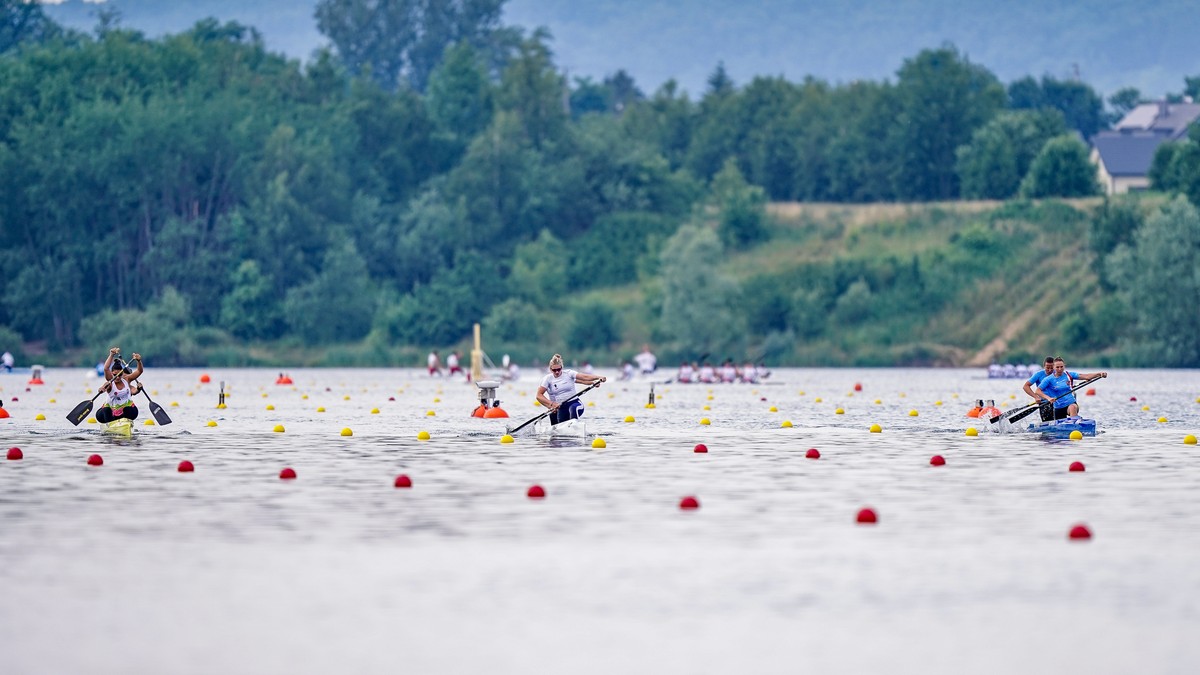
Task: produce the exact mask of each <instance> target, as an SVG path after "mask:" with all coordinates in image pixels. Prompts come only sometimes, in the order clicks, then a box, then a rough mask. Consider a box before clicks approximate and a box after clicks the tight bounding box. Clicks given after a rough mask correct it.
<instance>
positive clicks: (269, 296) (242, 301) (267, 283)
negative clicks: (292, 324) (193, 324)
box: [220, 260, 283, 340]
mask: <svg viewBox="0 0 1200 675" xmlns="http://www.w3.org/2000/svg"><path fill="white" fill-rule="evenodd" d="M230 281H231V282H232V288H230V290H229V293H227V294H226V295H225V297H224V298H222V299H221V315H220V316H221V325H222V326H224V327H225V329H226V330H228V331H229V332H230V333H233V334H234V335H236V336H237V337H239V338H244V339H252V340H263V339H268V338H276V337H279V335H280V332H281V330H282V328H283V316H282V314H281V311H280V304H281V303H280V301H279V296H278V295H276V294H275V289H274V286H275V284H274V283H273V282H272V281H271V279H270V278H269V277H267V276H266V275H264V274H263V273H262V270H261V269H259V265H258V262H257V261H254V260H243V261H242V263H241V264H240V265H238V268H237V270H235V271H234V273H233V277H232V279H231V280H230Z"/></svg>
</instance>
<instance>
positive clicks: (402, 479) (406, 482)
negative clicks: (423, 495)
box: [396, 474, 412, 488]
mask: <svg viewBox="0 0 1200 675" xmlns="http://www.w3.org/2000/svg"><path fill="white" fill-rule="evenodd" d="M396 487H398V488H410V487H412V479H411V478H409V477H408V476H406V475H405V474H400V475H399V476H396Z"/></svg>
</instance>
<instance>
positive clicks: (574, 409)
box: [537, 354, 608, 425]
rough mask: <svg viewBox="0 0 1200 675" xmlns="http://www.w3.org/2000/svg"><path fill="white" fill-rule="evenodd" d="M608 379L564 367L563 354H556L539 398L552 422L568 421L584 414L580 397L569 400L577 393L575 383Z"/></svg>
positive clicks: (544, 378) (544, 379)
mask: <svg viewBox="0 0 1200 675" xmlns="http://www.w3.org/2000/svg"><path fill="white" fill-rule="evenodd" d="M607 381H608V378H606V377H600V376H599V375H589V374H588V373H578V372H575V371H574V370H570V369H567V368H563V360H562V356H560V355H558V354H555V355H554V356H552V357H550V374H549V375H547V376H545V377H543V378H542V384H541V386H539V387H538V390H537V400H538V403H541V404H542V405H544V406H546V407H547V408H548V409H549V410H550V424H552V425H553V424H558V423H559V422H566V421H567V420H573V419H576V418H577V417H579V416H580V415H582V414H583V404H582V403H580V402H579V399H577V398H576V399H572V400H570V401H568V400H567V399H570V398H571V397H572V396H574V395H575V383H577V382H578V383H579V384H595V383H597V382H607Z"/></svg>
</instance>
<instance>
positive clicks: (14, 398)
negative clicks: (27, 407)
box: [12, 396, 21, 403]
mask: <svg viewBox="0 0 1200 675" xmlns="http://www.w3.org/2000/svg"><path fill="white" fill-rule="evenodd" d="M20 400H21V399H19V398H17V397H16V396H14V397H12V402H13V403H16V402H17V401H20Z"/></svg>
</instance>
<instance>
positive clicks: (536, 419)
mask: <svg viewBox="0 0 1200 675" xmlns="http://www.w3.org/2000/svg"><path fill="white" fill-rule="evenodd" d="M598 386H600V382H599V381H596V382H593V383H592V384H590V385H588V386H587V388H586V389H584V390H583V391H580V392H578V393H576V394H575V395H573V396H571V398H569V399H567V400H565V401H563V402H562V403H559V404H558V406H559V407H560V408H561V407H562V405H563V403H570V402H571V401H574V400H575V399H577V398H579V397H580V396H583V395H584V394H586V393H588V392H589V391H591V390H592V389H595V388H596V387H598ZM552 412H554V411H553V410H547V411H546V412H544V413H542V414H541V415H538V416H537V417H535V418H533V419H531V420H529V421H528V422H525V423H524V424H522V425H521V426H519V427H516V428H515V429H509V430H508V433H509V434H515V433H517V432H518V431H520V430H522V429H524V428H525V427H527V426H529V425H530V424H533V423H534V422H536V421H538V420H540V419H542V418H543V417H545V416H546V415H549V414H550V413H552Z"/></svg>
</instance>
